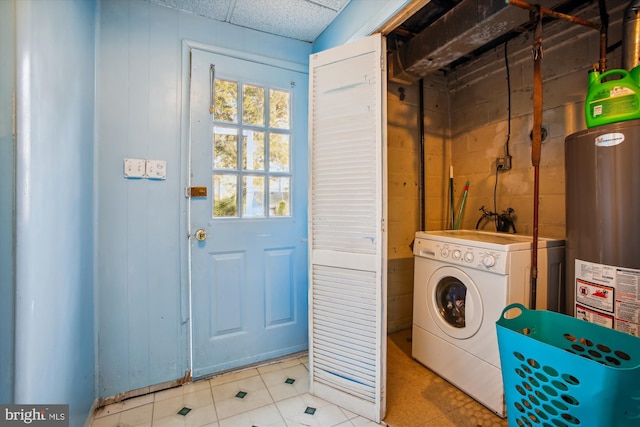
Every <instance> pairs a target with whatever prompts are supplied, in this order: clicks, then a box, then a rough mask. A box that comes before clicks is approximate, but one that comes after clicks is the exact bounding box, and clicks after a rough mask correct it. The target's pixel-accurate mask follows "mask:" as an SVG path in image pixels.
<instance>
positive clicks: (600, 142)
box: [596, 132, 624, 147]
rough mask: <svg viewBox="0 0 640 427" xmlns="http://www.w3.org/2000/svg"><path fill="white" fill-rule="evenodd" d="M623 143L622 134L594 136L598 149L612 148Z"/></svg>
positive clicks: (613, 133)
mask: <svg viewBox="0 0 640 427" xmlns="http://www.w3.org/2000/svg"><path fill="white" fill-rule="evenodd" d="M623 141H624V134H623V133H620V132H612V133H605V134H604V135H600V136H596V145H597V146H598V147H613V146H614V145H618V144H620V143H621V142H623Z"/></svg>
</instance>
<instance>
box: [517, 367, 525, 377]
mask: <svg viewBox="0 0 640 427" xmlns="http://www.w3.org/2000/svg"><path fill="white" fill-rule="evenodd" d="M516 374H518V376H519V377H520V378H526V377H527V374H525V373H524V371H523V370H522V369H519V368H516Z"/></svg>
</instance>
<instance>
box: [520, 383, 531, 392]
mask: <svg viewBox="0 0 640 427" xmlns="http://www.w3.org/2000/svg"><path fill="white" fill-rule="evenodd" d="M522 385H523V386H524V388H526V389H527V391H533V388H532V387H531V384H529V383H522Z"/></svg>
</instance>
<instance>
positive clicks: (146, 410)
mask: <svg viewBox="0 0 640 427" xmlns="http://www.w3.org/2000/svg"><path fill="white" fill-rule="evenodd" d="M152 418H153V403H148V404H146V405H144V406H138V407H137V408H132V409H128V410H126V411H122V412H121V413H120V424H123V425H130V426H139V425H144V424H151V420H152Z"/></svg>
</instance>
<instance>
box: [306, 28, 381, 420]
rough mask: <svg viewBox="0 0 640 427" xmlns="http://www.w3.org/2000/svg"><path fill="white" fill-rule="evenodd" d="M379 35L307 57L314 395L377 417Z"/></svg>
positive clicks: (379, 371) (379, 146) (379, 325)
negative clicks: (308, 78)
mask: <svg viewBox="0 0 640 427" xmlns="http://www.w3.org/2000/svg"><path fill="white" fill-rule="evenodd" d="M384 42H385V40H384V38H383V37H382V36H381V35H379V34H377V35H374V36H370V37H368V38H366V39H362V40H358V41H356V42H353V43H350V44H348V45H345V46H340V47H338V48H334V49H330V50H327V51H324V52H320V53H317V54H314V55H312V56H311V59H310V85H309V92H310V99H311V105H310V108H309V126H310V129H309V136H310V147H309V152H310V158H311V165H310V166H311V167H310V169H311V177H310V190H309V209H310V210H309V241H310V251H309V252H310V263H309V264H310V267H309V268H310V273H309V274H310V277H309V283H310V286H311V289H310V292H309V310H310V312H309V323H310V340H309V365H310V370H311V384H310V390H311V393H312V394H314V395H316V396H318V397H321V398H323V399H325V400H328V401H330V402H332V403H335V404H337V405H339V406H341V407H343V408H345V409H348V410H350V411H352V412H354V413H357V414H359V415H362V416H364V417H367V418H369V419H371V420H374V421H376V422H379V421H381V419H382V418H383V417H384V411H385V383H386V320H387V319H386V278H385V274H386V273H385V270H384V268H383V265H384V264H383V261H385V260H386V244H387V243H386V231H385V217H386V196H385V195H386V67H385V56H384V52H385V49H384Z"/></svg>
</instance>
